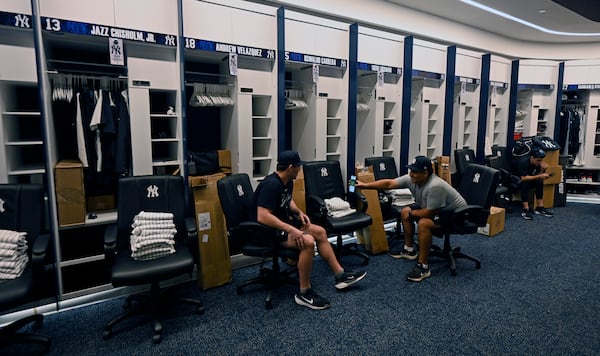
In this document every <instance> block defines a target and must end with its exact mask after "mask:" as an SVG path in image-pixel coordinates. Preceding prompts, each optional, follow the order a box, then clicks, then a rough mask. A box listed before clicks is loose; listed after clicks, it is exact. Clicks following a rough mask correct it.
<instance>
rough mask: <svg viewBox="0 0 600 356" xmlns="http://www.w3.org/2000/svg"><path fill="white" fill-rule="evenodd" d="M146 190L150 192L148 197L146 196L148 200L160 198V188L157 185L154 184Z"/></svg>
mask: <svg viewBox="0 0 600 356" xmlns="http://www.w3.org/2000/svg"><path fill="white" fill-rule="evenodd" d="M146 189H147V190H148V195H147V196H146V197H147V198H158V196H159V194H158V187H157V186H156V185H154V184H152V185H151V186H149V187H148V188H146Z"/></svg>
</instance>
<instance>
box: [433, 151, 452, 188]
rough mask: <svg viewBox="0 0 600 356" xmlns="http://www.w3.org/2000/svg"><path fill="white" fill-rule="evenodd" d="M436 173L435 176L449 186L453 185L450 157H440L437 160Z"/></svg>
mask: <svg viewBox="0 0 600 356" xmlns="http://www.w3.org/2000/svg"><path fill="white" fill-rule="evenodd" d="M435 160H436V162H437V164H436V167H435V168H436V171H435V174H436V175H437V176H438V177H440V178H442V179H443V180H445V181H446V182H447V183H448V184H450V185H452V176H451V173H450V157H448V156H438V157H437V158H436V159H435Z"/></svg>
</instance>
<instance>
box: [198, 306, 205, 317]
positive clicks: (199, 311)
mask: <svg viewBox="0 0 600 356" xmlns="http://www.w3.org/2000/svg"><path fill="white" fill-rule="evenodd" d="M198 314H200V315H204V307H198Z"/></svg>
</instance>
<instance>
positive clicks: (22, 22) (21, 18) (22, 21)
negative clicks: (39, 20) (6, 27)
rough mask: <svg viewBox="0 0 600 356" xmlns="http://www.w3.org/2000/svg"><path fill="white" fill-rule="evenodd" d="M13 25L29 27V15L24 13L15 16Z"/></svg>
mask: <svg viewBox="0 0 600 356" xmlns="http://www.w3.org/2000/svg"><path fill="white" fill-rule="evenodd" d="M15 26H16V27H23V28H31V25H29V17H28V16H25V15H21V14H19V15H17V16H15Z"/></svg>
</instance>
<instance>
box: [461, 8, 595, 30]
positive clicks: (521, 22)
mask: <svg viewBox="0 0 600 356" xmlns="http://www.w3.org/2000/svg"><path fill="white" fill-rule="evenodd" d="M460 1H462V2H464V3H465V4H467V5H471V6H473V7H476V8H478V9H480V10H483V11H486V12H489V13H490V14H494V15H497V16H500V17H503V18H505V19H508V20H511V21H514V22H518V23H520V24H522V25H525V26H527V27H531V28H533V29H536V30H538V31H542V32H545V33H549V34H552V35H559V36H582V37H588V36H600V33H598V32H596V33H586V32H562V31H554V30H551V29H548V28H545V27H542V26H540V25H536V24H534V23H531V22H529V21H525V20H523V19H521V18H518V17H516V16H513V15H510V14H507V13H506V12H502V11H500V10H497V9H494V8H493V7H489V6H486V5H483V4H480V3H478V2H477V1H474V0H460ZM540 12H541V10H540Z"/></svg>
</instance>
